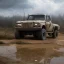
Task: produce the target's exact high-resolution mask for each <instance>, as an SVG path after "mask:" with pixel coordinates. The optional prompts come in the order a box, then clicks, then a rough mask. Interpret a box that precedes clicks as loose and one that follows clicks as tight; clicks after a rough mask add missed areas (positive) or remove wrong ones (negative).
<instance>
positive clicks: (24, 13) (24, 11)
mask: <svg viewBox="0 0 64 64" xmlns="http://www.w3.org/2000/svg"><path fill="white" fill-rule="evenodd" d="M23 12H24V19H23V20H25V10H24V8H23Z"/></svg>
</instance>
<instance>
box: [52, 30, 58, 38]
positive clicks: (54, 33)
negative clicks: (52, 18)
mask: <svg viewBox="0 0 64 64" xmlns="http://www.w3.org/2000/svg"><path fill="white" fill-rule="evenodd" d="M57 36H58V30H54V32H53V33H52V38H56V37H57Z"/></svg>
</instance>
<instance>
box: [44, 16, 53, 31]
mask: <svg viewBox="0 0 64 64" xmlns="http://www.w3.org/2000/svg"><path fill="white" fill-rule="evenodd" d="M45 25H46V30H47V31H52V29H53V24H52V22H51V18H50V16H49V15H46V23H45Z"/></svg>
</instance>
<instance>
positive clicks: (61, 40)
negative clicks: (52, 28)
mask: <svg viewBox="0 0 64 64" xmlns="http://www.w3.org/2000/svg"><path fill="white" fill-rule="evenodd" d="M0 41H2V42H3V43H6V44H9V43H12V44H15V43H20V44H25V43H26V44H48V43H49V44H53V43H56V44H59V45H64V34H59V36H58V37H57V38H56V39H53V38H50V37H47V39H46V40H36V39H34V38H33V36H27V37H25V38H24V39H20V40H16V39H11V40H7V39H6V40H5V39H4V40H0Z"/></svg>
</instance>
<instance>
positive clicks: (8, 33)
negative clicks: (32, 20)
mask: <svg viewBox="0 0 64 64" xmlns="http://www.w3.org/2000/svg"><path fill="white" fill-rule="evenodd" d="M13 38H14V29H12V28H0V39H13Z"/></svg>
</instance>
